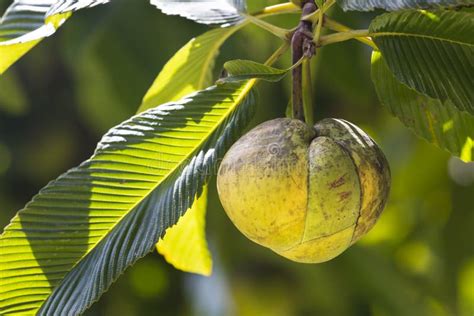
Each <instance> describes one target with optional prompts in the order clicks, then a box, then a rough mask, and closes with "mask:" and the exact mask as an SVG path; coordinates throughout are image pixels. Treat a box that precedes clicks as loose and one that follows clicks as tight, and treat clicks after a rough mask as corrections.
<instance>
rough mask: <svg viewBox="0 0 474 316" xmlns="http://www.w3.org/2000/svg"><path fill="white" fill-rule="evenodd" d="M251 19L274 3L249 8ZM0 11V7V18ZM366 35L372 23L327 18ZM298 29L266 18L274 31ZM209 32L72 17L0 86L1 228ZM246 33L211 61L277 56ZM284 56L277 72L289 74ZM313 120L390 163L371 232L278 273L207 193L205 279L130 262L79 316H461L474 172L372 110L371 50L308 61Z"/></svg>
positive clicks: (276, 87)
mask: <svg viewBox="0 0 474 316" xmlns="http://www.w3.org/2000/svg"><path fill="white" fill-rule="evenodd" d="M250 2H251V3H250V11H252V10H254V9H256V8H259V7H261V6H262V5H270V4H275V3H277V2H278V1H263V0H259V1H250ZM7 4H8V1H5V0H0V8H1V9H3V8H5V7H6V5H7ZM332 14H333V15H334V16H338V18H339V20H341V21H344V22H345V24H348V25H349V26H352V27H354V28H366V27H367V26H368V24H369V21H370V18H371V17H373V15H374V14H373V13H364V14H362V13H351V14H345V13H343V12H341V11H338V10H335V11H334V12H333V13H332ZM295 18H296V17H291V16H287V17H278V18H273V19H272V22H277V23H279V24H280V25H283V26H291V25H294V23H295V21H296V19H295ZM206 29H207V28H206V27H204V26H200V25H197V24H195V23H192V22H189V21H186V20H184V19H180V18H176V17H167V16H164V15H162V14H160V13H159V11H157V10H155V9H153V8H152V7H150V5H148V3H147V2H146V1H140V2H131V1H125V0H116V1H114V2H113V3H112V4H110V5H109V6H105V7H97V8H94V9H91V10H88V11H81V12H79V13H77V14H75V15H74V16H73V17H71V18H70V19H69V21H68V23H67V24H65V25H64V26H63V27H62V28H61V30H60V31H59V32H58V33H57V34H56V36H55V37H52V38H49V39H46V40H44V41H43V42H42V43H40V44H39V45H38V47H37V48H35V50H33V51H32V52H30V53H28V55H27V56H26V57H24V58H23V59H22V60H21V61H19V62H18V63H17V64H16V65H15V66H13V67H12V68H11V69H10V70H9V71H8V72H7V73H6V74H5V75H3V76H2V77H0V205H1V207H2V208H1V210H0V226H1V227H4V226H5V225H6V224H7V223H8V220H9V219H10V218H11V217H13V215H14V214H15V212H16V211H17V210H18V209H20V208H21V207H22V206H23V205H24V204H25V202H26V201H28V200H29V198H30V197H31V196H32V195H33V194H34V193H36V192H37V191H38V190H39V189H40V188H41V187H43V186H44V185H45V184H46V183H47V181H49V180H50V179H53V178H55V177H56V176H57V175H58V174H60V173H62V172H64V171H65V170H67V169H68V168H70V167H72V166H74V165H77V164H78V163H79V162H80V161H83V160H85V159H86V158H87V157H89V156H90V154H91V151H92V150H93V148H94V146H95V144H96V142H97V141H98V140H99V137H100V136H101V135H102V134H103V133H104V132H105V131H106V130H107V129H109V128H110V127H111V126H113V125H115V124H117V123H119V122H121V121H123V120H125V119H127V118H128V117H130V116H131V115H133V114H134V113H135V112H136V110H137V106H138V105H139V104H140V103H141V98H142V97H143V95H144V94H145V92H146V91H147V89H148V87H149V86H150V85H151V83H152V81H153V79H154V78H155V76H156V74H157V73H158V72H159V71H160V70H161V67H162V66H163V64H164V63H165V62H166V61H167V60H168V59H169V58H170V57H171V56H172V55H173V53H174V52H175V51H176V50H177V49H179V48H180V47H181V46H182V45H184V44H185V43H186V42H187V41H188V40H189V39H190V38H191V37H193V36H196V35H198V34H200V33H202V32H203V31H205V30H206ZM277 44H278V42H277V40H276V39H274V38H273V37H272V36H271V35H268V34H267V33H265V32H263V31H260V30H257V29H256V28H254V27H247V28H246V29H245V30H244V31H242V32H240V33H238V34H237V35H235V36H234V37H233V38H232V39H231V40H230V42H229V43H227V44H226V45H225V46H224V47H223V49H222V53H221V55H220V57H219V58H218V61H217V63H216V71H215V78H216V77H217V75H218V73H219V71H220V69H221V67H222V64H223V63H224V62H225V61H226V60H230V59H235V58H240V59H252V60H257V61H263V60H264V59H265V58H266V57H267V56H268V55H270V54H271V52H272V51H273V50H274V49H275V48H276V47H277ZM288 65H289V64H288V58H286V59H285V62H282V63H281V64H280V65H279V66H281V67H286V66H288ZM313 70H314V72H315V75H316V78H315V80H314V81H315V87H316V88H315V89H314V93H315V100H316V102H315V103H316V118H317V119H320V118H323V117H328V116H331V117H341V118H344V119H347V120H350V121H352V122H354V123H356V124H358V125H360V126H361V127H362V128H364V129H365V130H367V131H368V132H369V134H371V135H372V136H373V137H374V138H375V139H376V140H377V141H378V142H379V143H380V145H381V147H382V148H383V149H384V151H385V152H386V155H387V158H388V159H389V161H390V164H391V167H392V174H393V190H392V194H391V198H390V201H389V204H388V207H387V209H386V210H385V212H384V214H383V216H382V217H381V220H380V222H379V223H378V225H377V226H376V227H375V229H374V230H373V231H372V232H371V233H370V234H369V235H368V236H367V237H366V238H364V239H363V240H362V241H361V242H360V243H359V244H358V245H356V246H355V247H353V248H351V249H350V250H348V251H347V252H346V253H344V254H343V255H341V256H340V257H339V258H336V259H335V260H333V261H331V262H329V263H325V264H320V265H300V264H295V263H291V262H289V261H286V260H285V259H283V258H280V257H278V256H277V255H275V254H273V253H272V252H270V251H269V250H266V249H263V248H261V247H259V246H257V245H254V244H252V243H251V242H250V241H248V240H247V239H246V238H245V237H243V236H242V235H241V234H240V233H239V232H238V231H237V230H236V229H235V228H234V226H233V225H232V224H231V222H230V221H229V220H228V219H227V217H226V216H225V214H224V212H223V210H222V209H221V206H220V203H219V201H218V198H217V194H216V191H215V184H214V180H213V181H211V184H210V186H209V188H210V198H209V201H208V205H209V208H208V214H207V220H208V224H207V226H208V228H207V230H208V238H209V242H210V245H211V250H212V252H213V257H214V261H215V263H214V266H215V267H214V274H213V276H212V277H211V278H205V277H197V276H190V275H185V274H183V273H181V272H178V271H175V270H174V269H173V268H172V267H171V266H169V265H167V264H166V263H165V262H164V260H163V258H162V257H161V256H159V255H158V254H156V253H155V254H152V255H150V256H148V257H147V258H145V259H144V260H141V261H139V262H138V263H137V264H136V265H135V266H134V267H133V268H131V269H129V270H128V271H127V273H126V274H125V275H124V276H123V277H122V278H121V279H120V280H119V281H118V282H117V283H116V284H114V285H113V286H112V288H111V290H110V291H109V292H108V293H107V294H105V295H104V297H103V298H102V300H101V301H100V302H99V303H97V304H95V305H94V306H93V307H92V309H91V310H89V311H88V312H87V314H88V315H125V316H127V315H154V314H156V313H157V312H159V313H160V314H163V315H223V314H230V315H232V314H237V315H308V314H310V315H313V314H317V315H472V314H473V313H474V286H473V285H472V284H474V244H473V243H472V240H473V238H474V236H473V233H472V230H473V227H474V206H473V203H472V201H473V199H472V197H473V194H474V166H473V165H472V164H464V163H462V162H460V161H459V160H457V159H455V158H450V157H449V155H448V154H447V153H445V152H443V151H441V150H439V149H438V148H436V147H434V146H433V145H430V144H428V143H426V142H424V141H423V140H420V139H418V138H417V137H416V136H415V135H414V134H413V133H411V132H410V131H409V130H407V129H406V128H405V127H404V126H403V125H402V124H401V123H400V122H399V121H398V120H397V119H395V118H392V117H391V116H390V114H389V113H388V111H387V110H386V109H385V108H383V107H382V106H381V105H380V104H379V102H378V101H377V98H376V95H375V90H374V87H373V85H372V82H371V80H370V51H369V50H368V49H367V48H366V47H364V46H363V45H361V44H359V43H356V42H347V43H343V44H339V45H334V46H328V47H325V48H324V49H323V50H322V51H321V54H320V56H318V57H317V61H316V62H315V63H314V69H313ZM259 93H260V98H259V99H260V104H259V107H258V114H257V115H256V117H255V119H254V122H253V124H252V125H255V124H257V123H259V122H262V121H264V120H266V119H269V118H274V117H276V116H282V115H283V114H284V111H285V107H286V105H287V100H288V98H289V93H290V90H289V82H288V78H286V79H285V80H284V81H283V82H281V83H272V84H270V83H262V84H261V85H260V86H259Z"/></svg>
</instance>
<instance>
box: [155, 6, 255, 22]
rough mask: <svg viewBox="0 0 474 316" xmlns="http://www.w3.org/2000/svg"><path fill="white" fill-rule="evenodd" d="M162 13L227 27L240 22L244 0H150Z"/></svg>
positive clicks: (244, 9)
mask: <svg viewBox="0 0 474 316" xmlns="http://www.w3.org/2000/svg"><path fill="white" fill-rule="evenodd" d="M150 2H151V4H153V5H155V6H156V7H157V8H158V9H160V10H161V11H162V12H163V13H165V14H169V15H180V16H182V17H185V18H187V19H190V20H193V21H195V22H198V23H202V24H214V25H217V24H219V25H222V26H229V25H234V24H237V23H239V22H241V21H242V20H243V19H244V17H243V15H242V13H245V11H246V4H245V0H204V1H203V0H150Z"/></svg>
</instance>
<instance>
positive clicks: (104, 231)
mask: <svg viewBox="0 0 474 316" xmlns="http://www.w3.org/2000/svg"><path fill="white" fill-rule="evenodd" d="M252 85H253V83H252V82H249V83H243V84H241V85H232V86H225V87H211V88H209V89H207V90H205V91H202V92H199V93H197V94H194V95H191V96H188V97H186V98H185V99H183V100H182V101H180V102H175V103H168V104H165V105H162V106H158V107H156V108H154V109H151V110H149V111H146V112H144V113H142V114H140V115H138V116H135V117H133V118H131V119H130V120H127V121H125V122H124V123H122V124H120V125H119V126H117V127H115V128H113V129H111V130H110V131H109V132H108V133H107V134H106V135H105V136H104V137H103V138H102V140H101V142H100V143H99V145H98V147H97V149H96V152H95V154H94V156H92V158H91V159H89V160H88V161H86V162H84V163H83V164H81V165H80V166H79V167H77V168H74V169H71V170H70V171H68V172H67V173H66V174H64V175H62V176H60V177H59V178H58V179H57V180H55V181H53V182H51V183H50V184H49V185H48V186H46V187H45V188H44V189H42V190H41V191H40V193H39V194H38V195H37V196H36V197H34V198H33V200H32V201H31V202H30V203H28V204H27V206H26V207H25V209H23V210H22V211H20V212H19V214H18V216H17V217H15V218H14V219H13V220H12V223H11V224H10V225H9V226H8V227H7V228H6V229H5V232H4V233H3V234H2V236H1V237H0V241H1V243H0V248H1V252H0V253H1V255H0V262H1V266H0V271H1V273H0V280H1V282H2V284H4V285H3V286H2V289H4V292H2V293H1V294H0V295H1V297H0V298H1V299H0V302H1V303H0V313H1V314H7V313H13V312H26V311H29V312H31V311H35V310H37V309H38V308H39V307H40V306H41V310H40V311H39V314H42V315H50V314H56V313H59V314H61V313H68V314H77V313H81V312H83V311H84V310H85V308H87V307H88V306H90V304H91V303H92V302H93V301H95V300H97V298H98V297H99V296H100V295H101V294H102V293H103V292H104V291H105V290H106V289H107V288H108V287H109V286H110V284H111V283H112V282H113V281H114V280H115V279H116V278H117V277H118V276H119V275H120V274H121V273H122V272H123V270H124V269H125V268H126V267H127V266H129V265H131V264H132V263H134V262H135V261H136V260H137V259H139V258H140V257H142V256H144V255H145V254H147V253H148V252H150V251H151V250H152V249H153V248H154V245H155V243H156V241H157V240H158V238H159V237H160V236H162V235H163V234H164V231H165V230H166V228H168V227H170V226H172V225H173V224H175V223H176V222H177V220H178V218H179V217H180V216H181V215H183V213H184V212H185V211H186V210H187V209H188V208H189V207H190V206H191V204H192V202H193V200H194V196H196V195H200V194H201V192H202V186H203V184H204V183H205V181H206V179H207V177H208V176H209V174H210V173H211V172H212V170H213V169H214V168H215V164H216V162H217V159H218V158H219V157H220V156H222V154H223V152H224V150H225V149H226V147H227V146H228V144H229V142H230V141H231V140H232V139H235V136H236V135H238V133H239V130H241V129H242V128H243V125H244V124H245V122H246V121H248V118H249V114H250V113H251V112H252V111H251V108H252V106H253V104H254V99H253V97H252V95H251V88H252ZM51 223H54V225H52V224H51ZM131 231H134V234H133V238H131V237H132V236H130V232H131ZM45 240H48V241H47V242H45ZM117 256H119V257H120V260H117V259H118V257H117ZM19 257H21V258H22V260H21V261H18V260H17V258H19ZM51 258H55V259H54V260H51ZM59 263H60V265H59V266H58V264H59ZM25 265H26V266H28V269H25V268H24V267H25ZM22 267H23V269H21V270H20V271H21V272H20V273H19V272H14V271H15V269H18V268H22ZM8 271H11V272H8ZM104 276H107V277H106V278H105V279H104ZM77 282H80V283H81V286H80V287H76V286H75V285H76V284H78V283H77ZM7 284H8V285H7ZM26 285H28V287H27V288H25V286H26ZM65 298H68V300H67V301H64V299H65ZM70 298H74V299H73V300H69V299H70ZM44 301H45V302H44ZM43 302H44V303H43Z"/></svg>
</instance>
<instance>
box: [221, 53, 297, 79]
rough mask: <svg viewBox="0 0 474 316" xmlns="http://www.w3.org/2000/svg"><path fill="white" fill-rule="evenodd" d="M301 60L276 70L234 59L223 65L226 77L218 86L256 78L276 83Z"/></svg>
mask: <svg viewBox="0 0 474 316" xmlns="http://www.w3.org/2000/svg"><path fill="white" fill-rule="evenodd" d="M301 62H302V60H301V61H300V62H298V63H296V64H295V65H294V66H292V67H291V68H288V69H277V68H273V67H270V66H266V65H264V64H261V63H257V62H254V61H251V60H242V59H236V60H231V61H228V62H226V63H225V64H224V68H225V70H227V73H228V76H227V77H225V78H221V79H219V80H218V81H217V83H218V84H224V83H229V82H239V81H244V80H248V79H252V78H258V79H262V80H266V81H270V82H278V81H280V80H281V79H283V78H284V77H285V76H286V74H287V73H288V72H289V71H290V70H291V69H293V68H294V67H296V66H298V65H300V64H301Z"/></svg>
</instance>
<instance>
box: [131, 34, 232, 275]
mask: <svg viewBox="0 0 474 316" xmlns="http://www.w3.org/2000/svg"><path fill="white" fill-rule="evenodd" d="M237 29H238V27H232V28H227V29H224V28H219V29H214V30H211V31H208V32H206V33H204V34H203V35H200V36H198V37H196V38H193V39H192V40H191V41H189V42H188V43H187V44H186V45H184V46H183V47H182V48H181V49H180V50H179V51H178V52H177V53H176V54H175V55H174V56H173V57H172V58H171V59H170V60H169V61H168V62H167V63H166V65H165V66H164V68H163V70H162V71H161V72H160V74H159V75H158V77H157V78H156V80H155V82H154V83H153V85H152V86H151V88H150V89H149V90H148V92H147V93H146V95H145V97H144V100H143V103H142V105H141V106H140V107H139V110H138V111H139V112H140V111H145V110H147V109H149V108H150V107H152V105H153V104H160V103H164V102H171V101H175V100H178V99H180V98H182V97H183V96H185V95H186V94H189V93H191V92H194V91H197V90H201V89H204V88H205V87H207V86H209V85H211V83H212V70H213V68H214V61H215V58H216V57H217V55H218V53H219V49H220V47H221V45H222V44H223V43H224V42H225V40H226V39H227V38H229V36H230V35H232V34H233V33H234V32H235V31H236V30H237ZM206 202H207V195H206V193H203V194H202V195H201V196H200V197H199V198H197V199H196V200H195V201H194V202H193V206H192V208H191V209H190V210H188V211H187V212H186V214H185V215H184V216H183V217H182V218H181V219H180V221H179V222H178V224H177V225H175V226H173V227H172V228H169V229H168V230H167V231H166V234H165V236H164V237H163V239H162V240H160V241H159V242H158V244H157V249H158V251H159V252H160V253H161V254H162V255H163V256H164V257H165V259H166V261H167V262H169V263H170V264H172V265H173V266H174V267H176V268H177V269H181V270H183V271H186V272H193V273H199V274H203V275H209V274H210V273H211V270H212V259H211V255H210V252H209V250H208V249H207V242H206V234H205V218H204V217H205V214H206V205H207V203H206Z"/></svg>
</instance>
